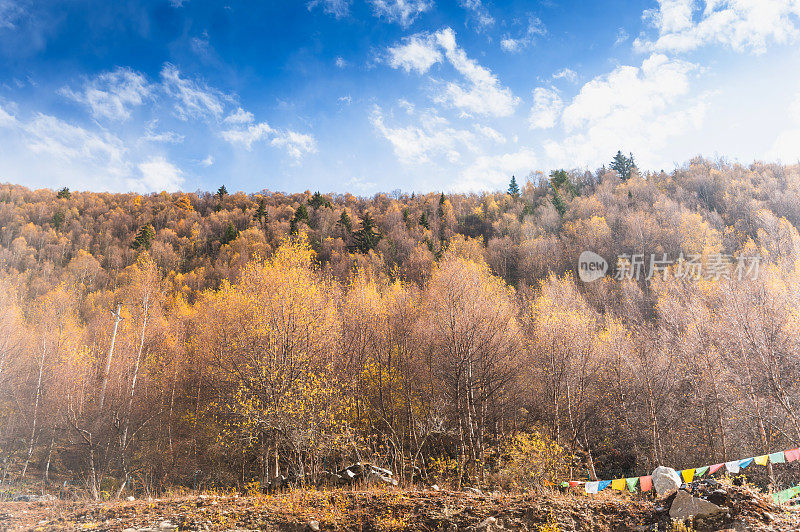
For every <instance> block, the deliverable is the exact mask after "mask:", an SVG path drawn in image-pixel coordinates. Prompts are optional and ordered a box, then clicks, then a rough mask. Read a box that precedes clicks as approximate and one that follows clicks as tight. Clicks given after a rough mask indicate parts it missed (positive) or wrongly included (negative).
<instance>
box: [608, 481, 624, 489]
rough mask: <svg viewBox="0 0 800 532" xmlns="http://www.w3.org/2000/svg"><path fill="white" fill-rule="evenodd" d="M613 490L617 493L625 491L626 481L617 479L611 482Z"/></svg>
mask: <svg viewBox="0 0 800 532" xmlns="http://www.w3.org/2000/svg"><path fill="white" fill-rule="evenodd" d="M611 489H612V490H617V491H624V490H625V479H624V478H615V479H614V480H612V481H611Z"/></svg>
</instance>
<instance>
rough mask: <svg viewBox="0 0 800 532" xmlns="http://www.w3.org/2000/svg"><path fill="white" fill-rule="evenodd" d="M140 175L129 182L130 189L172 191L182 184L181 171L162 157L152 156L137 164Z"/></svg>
mask: <svg viewBox="0 0 800 532" xmlns="http://www.w3.org/2000/svg"><path fill="white" fill-rule="evenodd" d="M137 168H138V170H139V174H140V177H139V178H138V179H135V180H132V181H131V182H130V185H131V188H132V190H140V191H142V192H151V191H152V192H158V191H162V190H166V191H167V192H174V191H176V190H179V189H180V187H181V185H182V184H183V172H182V171H181V170H180V168H178V167H177V166H175V165H173V164H172V163H170V162H169V161H167V160H166V159H165V158H164V157H153V158H151V159H148V160H147V161H145V162H142V163H139V164H138V165H137Z"/></svg>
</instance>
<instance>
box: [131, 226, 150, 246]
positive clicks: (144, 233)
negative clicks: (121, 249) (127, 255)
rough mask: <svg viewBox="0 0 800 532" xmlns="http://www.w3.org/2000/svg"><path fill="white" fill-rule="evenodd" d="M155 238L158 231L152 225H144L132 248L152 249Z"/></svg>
mask: <svg viewBox="0 0 800 532" xmlns="http://www.w3.org/2000/svg"><path fill="white" fill-rule="evenodd" d="M155 236H156V231H155V229H153V226H152V225H150V224H147V225H143V226H142V227H140V228H139V231H138V232H137V233H136V237H134V239H133V243H132V244H131V247H132V248H133V249H150V245H151V244H152V243H153V238H155Z"/></svg>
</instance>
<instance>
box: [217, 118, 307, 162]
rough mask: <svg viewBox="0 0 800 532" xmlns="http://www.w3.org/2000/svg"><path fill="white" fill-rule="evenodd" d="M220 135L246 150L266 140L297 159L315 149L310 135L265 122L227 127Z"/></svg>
mask: <svg viewBox="0 0 800 532" xmlns="http://www.w3.org/2000/svg"><path fill="white" fill-rule="evenodd" d="M221 135H222V138H223V139H225V140H227V141H228V142H230V143H231V144H241V145H243V146H244V147H245V148H247V150H251V149H252V148H253V144H254V143H256V142H258V141H261V140H265V141H267V140H268V141H269V143H270V144H271V145H273V146H277V147H279V148H282V149H283V150H284V151H286V152H287V153H288V154H289V155H290V156H292V157H294V158H295V159H299V158H301V157H303V156H304V155H306V154H308V153H313V152H315V151H316V149H317V144H316V140H315V139H314V137H312V136H311V135H306V134H303V133H297V132H295V131H290V130H277V129H273V128H272V127H271V126H270V125H269V124H268V123H266V122H258V123H256V124H250V125H249V126H247V128H239V129H229V130H227V131H223V132H222V133H221Z"/></svg>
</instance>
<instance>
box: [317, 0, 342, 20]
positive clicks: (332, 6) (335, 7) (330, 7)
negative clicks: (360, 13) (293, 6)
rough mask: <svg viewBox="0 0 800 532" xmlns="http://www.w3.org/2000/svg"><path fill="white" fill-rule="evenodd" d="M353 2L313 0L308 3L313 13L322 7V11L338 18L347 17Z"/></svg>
mask: <svg viewBox="0 0 800 532" xmlns="http://www.w3.org/2000/svg"><path fill="white" fill-rule="evenodd" d="M351 3H352V0H311V1H310V2H308V4H307V5H308V10H309V11H311V10H312V9H314V8H315V7H317V6H322V10H323V11H324V12H325V13H327V14H329V15H333V16H334V17H336V18H342V17H346V16H347V15H348V14H349V13H350V4H351Z"/></svg>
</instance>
